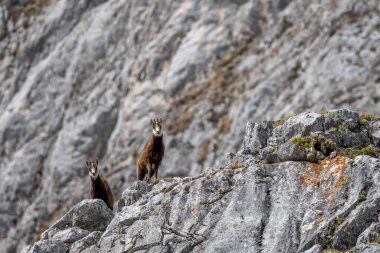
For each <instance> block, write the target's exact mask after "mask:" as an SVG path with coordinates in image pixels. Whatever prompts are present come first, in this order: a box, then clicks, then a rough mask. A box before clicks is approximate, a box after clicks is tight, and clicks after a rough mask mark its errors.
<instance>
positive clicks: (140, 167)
mask: <svg viewBox="0 0 380 253" xmlns="http://www.w3.org/2000/svg"><path fill="white" fill-rule="evenodd" d="M150 122H151V124H152V128H153V129H152V132H153V135H152V136H151V137H150V138H149V139H148V141H147V142H146V143H145V146H144V149H143V150H142V151H141V153H140V155H139V156H138V158H137V160H136V174H137V180H140V181H142V180H144V178H145V176H147V177H146V181H147V182H149V180H150V179H151V178H152V176H153V174H154V175H155V177H156V180H157V172H158V168H159V167H160V164H161V161H162V158H163V157H164V153H165V146H164V141H163V133H162V119H161V118H160V119H159V120H158V119H151V120H150Z"/></svg>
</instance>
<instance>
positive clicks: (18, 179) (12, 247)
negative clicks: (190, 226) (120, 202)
mask: <svg viewBox="0 0 380 253" xmlns="http://www.w3.org/2000/svg"><path fill="white" fill-rule="evenodd" d="M379 28H380V6H379V4H378V2H377V1H376V0H369V1H359V0H341V1H337V0H320V1H318V0H307V1H305V0H251V1H248V0H241V1H232V0H208V1H200V0H195V1H169V0H160V1H158V0H151V1H145V0H134V1H121V0H111V1H103V0H76V1H75V0H57V1H52V0H19V1H18V0H5V1H2V2H1V5H0V178H1V179H2V180H1V183H0V191H1V194H0V247H1V248H2V249H4V251H5V252H19V251H20V249H22V248H23V247H24V246H25V245H26V244H28V243H31V242H33V241H35V240H38V239H39V237H40V234H41V232H42V231H43V230H45V229H46V228H47V227H48V226H49V225H50V224H51V223H52V222H54V221H55V220H56V219H57V218H58V217H60V216H61V215H62V214H63V213H64V212H65V211H67V210H68V209H69V208H70V207H71V206H72V205H74V204H76V203H78V202H79V201H80V200H82V199H83V198H86V197H87V196H88V194H87V186H88V182H89V179H88V176H87V171H86V168H85V160H86V159H92V158H94V157H99V158H100V160H101V169H102V170H103V172H104V173H105V175H106V176H107V177H108V179H109V181H110V184H111V185H112V187H113V190H114V192H115V193H116V195H117V197H119V196H120V194H121V192H122V191H123V190H124V189H125V188H126V187H128V186H129V185H130V184H131V183H132V182H133V181H134V180H135V175H134V159H135V157H136V155H137V154H138V152H139V151H140V150H141V149H142V147H143V145H144V142H145V140H146V138H147V137H148V136H149V135H150V134H151V130H150V124H149V119H150V118H151V117H163V118H164V120H165V122H164V124H165V126H164V127H165V129H164V130H165V144H166V156H165V158H164V160H163V164H162V166H161V168H160V171H159V176H161V177H163V176H184V175H196V174H198V173H200V172H202V171H203V170H204V169H205V168H207V167H209V166H213V165H216V164H217V163H218V161H221V159H222V157H223V156H224V154H225V153H227V152H235V151H237V150H238V149H239V148H240V145H241V143H242V140H243V138H244V132H245V125H246V122H247V121H260V120H268V119H279V118H282V117H284V116H286V115H289V114H293V113H299V112H302V111H321V110H324V109H329V108H350V109H355V110H358V111H362V112H367V113H373V114H380V106H379V105H380V84H379V83H380V57H379V56H380V47H379V45H380V44H379V43H380V29H379Z"/></svg>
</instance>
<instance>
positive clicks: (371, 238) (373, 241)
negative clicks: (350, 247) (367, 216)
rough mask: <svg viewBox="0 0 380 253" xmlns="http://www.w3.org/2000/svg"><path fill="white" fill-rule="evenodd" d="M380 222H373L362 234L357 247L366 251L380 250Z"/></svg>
mask: <svg viewBox="0 0 380 253" xmlns="http://www.w3.org/2000/svg"><path fill="white" fill-rule="evenodd" d="M379 239H380V223H378V222H376V223H372V224H371V226H369V227H368V228H367V229H366V230H365V231H364V232H363V233H361V234H360V236H359V238H358V240H357V243H356V249H357V250H359V251H360V252H364V253H375V252H379V251H380V244H379Z"/></svg>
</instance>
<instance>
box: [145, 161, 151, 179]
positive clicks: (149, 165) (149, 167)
mask: <svg viewBox="0 0 380 253" xmlns="http://www.w3.org/2000/svg"><path fill="white" fill-rule="evenodd" d="M146 167H147V168H148V173H147V174H148V175H147V178H146V182H147V183H149V180H150V173H151V171H152V166H151V164H150V163H148V164H147V166H146Z"/></svg>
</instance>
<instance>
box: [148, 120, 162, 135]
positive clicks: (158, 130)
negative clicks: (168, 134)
mask: <svg viewBox="0 0 380 253" xmlns="http://www.w3.org/2000/svg"><path fill="white" fill-rule="evenodd" d="M150 123H152V128H153V135H154V136H156V137H160V136H162V118H160V119H151V120H150Z"/></svg>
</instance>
